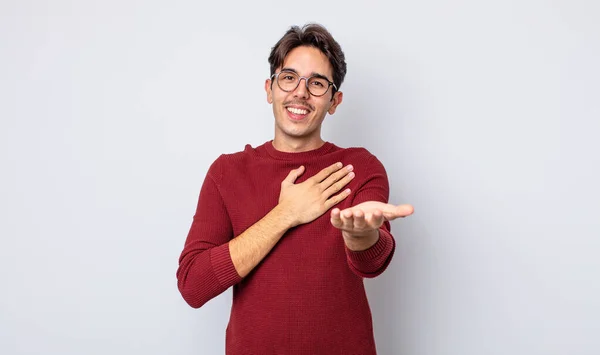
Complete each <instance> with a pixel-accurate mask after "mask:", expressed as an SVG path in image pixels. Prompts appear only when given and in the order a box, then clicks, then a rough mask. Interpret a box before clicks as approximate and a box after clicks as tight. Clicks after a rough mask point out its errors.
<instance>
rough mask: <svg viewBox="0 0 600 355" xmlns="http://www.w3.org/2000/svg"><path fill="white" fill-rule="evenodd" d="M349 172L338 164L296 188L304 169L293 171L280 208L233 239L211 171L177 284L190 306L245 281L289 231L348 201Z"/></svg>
mask: <svg viewBox="0 0 600 355" xmlns="http://www.w3.org/2000/svg"><path fill="white" fill-rule="evenodd" d="M211 169H212V167H211ZM350 171H351V169H350V170H349V169H342V166H341V164H339V165H338V164H335V165H332V166H330V167H328V168H325V169H323V170H322V171H321V172H319V173H317V174H316V175H315V176H313V177H311V178H309V179H307V180H306V181H304V182H303V183H300V184H295V183H294V182H295V180H296V179H297V178H298V177H299V176H300V175H301V174H302V173H303V172H304V168H303V167H300V168H299V169H295V170H292V171H291V172H290V174H289V175H288V176H287V177H286V179H285V180H284V181H283V182H282V183H281V192H280V197H279V203H278V205H277V206H276V207H275V208H274V209H273V210H271V211H270V212H269V213H267V215H266V216H265V217H263V218H262V219H260V220H259V221H258V222H256V223H255V224H253V225H252V226H251V227H249V228H248V229H247V230H245V231H244V232H243V233H242V234H240V235H239V236H238V237H236V238H234V239H232V237H233V228H232V225H231V221H230V219H229V215H228V213H227V209H226V207H225V205H224V203H223V199H222V198H221V194H220V193H219V190H218V187H217V184H216V183H215V181H214V180H213V178H212V177H211V174H210V173H211V172H210V171H209V174H207V177H206V179H205V181H204V184H203V185H202V190H201V191H200V198H199V200H198V207H197V210H196V214H195V216H194V221H193V223H192V227H191V228H190V232H189V233H188V237H187V240H186V243H185V247H184V250H183V252H182V254H181V257H180V259H179V269H178V270H177V279H178V283H177V284H178V287H179V290H180V292H181V294H182V296H183V298H184V299H185V300H186V302H188V304H189V305H190V306H192V307H194V308H199V307H201V306H202V305H203V304H205V303H206V302H208V301H209V300H210V299H212V298H213V297H215V296H217V295H219V294H221V293H222V292H223V291H225V290H226V289H227V288H229V287H231V286H233V285H235V284H236V283H238V282H240V281H241V279H242V278H243V277H245V276H246V275H248V273H250V271H252V269H253V268H254V267H256V266H257V265H258V263H260V261H261V260H262V259H263V258H264V257H265V256H266V255H267V254H268V253H269V252H270V251H271V249H272V248H273V246H275V244H277V242H278V241H279V239H281V237H282V236H283V235H284V233H285V232H286V231H287V230H288V229H289V228H291V227H294V226H297V225H299V224H303V223H308V222H310V221H312V220H314V219H316V218H317V217H319V216H321V215H322V214H323V213H325V211H327V210H328V209H330V208H331V207H333V206H334V205H335V204H337V203H339V202H340V201H342V200H343V199H345V198H346V197H347V196H348V195H349V194H350V191H349V190H344V191H342V192H341V193H338V192H339V191H340V190H341V189H342V188H343V187H344V186H345V185H346V184H348V182H350V180H352V178H353V177H354V174H353V173H351V172H350Z"/></svg>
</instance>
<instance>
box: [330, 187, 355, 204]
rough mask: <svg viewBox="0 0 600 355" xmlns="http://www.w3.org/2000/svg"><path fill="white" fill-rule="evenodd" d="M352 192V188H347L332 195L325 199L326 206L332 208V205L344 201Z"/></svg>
mask: <svg viewBox="0 0 600 355" xmlns="http://www.w3.org/2000/svg"><path fill="white" fill-rule="evenodd" d="M350 192H351V191H350V189H346V190H344V191H342V192H340V193H339V194H337V195H334V196H331V197H330V198H328V199H327V200H325V208H326V209H330V208H331V207H333V206H335V205H337V204H338V203H340V202H342V201H343V200H344V199H345V198H346V197H348V196H350Z"/></svg>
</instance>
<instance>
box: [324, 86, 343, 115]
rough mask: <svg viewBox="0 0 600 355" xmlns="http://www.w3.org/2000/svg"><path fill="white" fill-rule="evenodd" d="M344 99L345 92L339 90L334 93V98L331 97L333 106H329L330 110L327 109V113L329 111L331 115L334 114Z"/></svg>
mask: <svg viewBox="0 0 600 355" xmlns="http://www.w3.org/2000/svg"><path fill="white" fill-rule="evenodd" d="M343 99H344V93H343V92H341V91H337V92H336V93H335V94H333V98H332V99H331V106H329V110H327V113H329V114H330V115H333V114H334V113H335V110H336V108H337V107H338V105H340V104H341V103H342V100H343Z"/></svg>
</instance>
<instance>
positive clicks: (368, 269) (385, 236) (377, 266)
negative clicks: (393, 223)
mask: <svg viewBox="0 0 600 355" xmlns="http://www.w3.org/2000/svg"><path fill="white" fill-rule="evenodd" d="M394 248H395V243H394V239H393V237H392V235H391V234H390V233H388V232H387V231H386V230H384V229H381V228H380V229H379V240H378V241H377V242H376V243H375V244H374V245H373V246H371V247H370V248H369V249H367V250H363V251H352V250H350V249H348V248H346V255H347V256H348V262H349V263H350V265H351V266H352V268H353V269H354V270H355V272H357V273H358V274H360V275H361V276H364V277H374V276H377V275H379V274H381V273H382V272H383V271H384V270H385V268H386V267H387V265H388V264H389V262H390V261H391V257H392V254H393V251H394Z"/></svg>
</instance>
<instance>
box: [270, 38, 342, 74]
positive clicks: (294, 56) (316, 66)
mask: <svg viewBox="0 0 600 355" xmlns="http://www.w3.org/2000/svg"><path fill="white" fill-rule="evenodd" d="M282 67H283V68H291V69H294V70H296V71H297V72H298V73H299V74H300V75H307V76H308V75H312V74H315V73H318V74H322V75H325V76H327V77H329V78H331V77H332V76H333V68H332V67H331V63H329V59H327V56H326V55H325V54H323V52H321V50H319V49H318V48H315V47H308V46H300V47H296V48H294V49H292V50H291V51H290V52H289V53H288V55H287V56H286V57H285V59H284V60H283V64H282Z"/></svg>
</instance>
